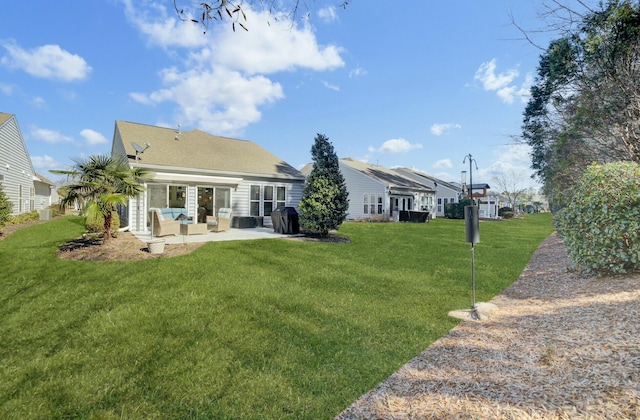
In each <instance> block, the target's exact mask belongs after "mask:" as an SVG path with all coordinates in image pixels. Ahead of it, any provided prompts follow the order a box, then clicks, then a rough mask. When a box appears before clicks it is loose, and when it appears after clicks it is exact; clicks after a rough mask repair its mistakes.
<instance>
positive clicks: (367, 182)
mask: <svg viewBox="0 0 640 420" xmlns="http://www.w3.org/2000/svg"><path fill="white" fill-rule="evenodd" d="M340 172H342V176H343V177H344V180H345V183H346V185H347V191H349V211H348V213H347V219H349V220H354V219H362V218H365V219H368V218H370V217H371V215H370V214H368V213H365V212H364V194H383V199H382V205H383V206H384V209H383V215H388V214H389V209H388V207H389V197H388V195H387V191H386V186H385V185H384V184H382V183H381V182H379V181H377V180H375V179H373V178H371V177H369V176H367V175H365V174H363V173H362V172H360V171H357V170H355V169H353V168H351V167H349V166H348V165H345V164H344V163H342V162H340Z"/></svg>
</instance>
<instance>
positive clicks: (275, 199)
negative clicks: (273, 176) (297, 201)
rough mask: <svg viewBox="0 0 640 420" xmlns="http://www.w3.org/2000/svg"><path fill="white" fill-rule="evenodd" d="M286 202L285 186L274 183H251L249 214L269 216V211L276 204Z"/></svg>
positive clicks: (282, 204)
mask: <svg viewBox="0 0 640 420" xmlns="http://www.w3.org/2000/svg"><path fill="white" fill-rule="evenodd" d="M286 203H287V188H286V187H276V186H274V185H264V186H260V185H252V186H251V192H250V212H249V214H250V215H251V216H255V217H259V216H271V212H272V211H273V210H275V209H276V207H278V206H285V205H286Z"/></svg>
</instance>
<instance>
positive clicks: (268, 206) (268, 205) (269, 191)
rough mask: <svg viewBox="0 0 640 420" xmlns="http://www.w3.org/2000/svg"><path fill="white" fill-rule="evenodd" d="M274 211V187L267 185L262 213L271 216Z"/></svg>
mask: <svg viewBox="0 0 640 420" xmlns="http://www.w3.org/2000/svg"><path fill="white" fill-rule="evenodd" d="M272 211H273V187H272V186H271V185H265V186H264V203H263V212H262V214H263V215H264V216H271V212H272Z"/></svg>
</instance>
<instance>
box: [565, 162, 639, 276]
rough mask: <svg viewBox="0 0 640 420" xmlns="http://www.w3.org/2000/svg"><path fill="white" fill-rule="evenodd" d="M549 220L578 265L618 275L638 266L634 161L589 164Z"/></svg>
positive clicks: (637, 166)
mask: <svg viewBox="0 0 640 420" xmlns="http://www.w3.org/2000/svg"><path fill="white" fill-rule="evenodd" d="M569 203H570V204H569V205H568V206H566V207H565V208H564V209H562V210H561V211H560V212H559V213H558V215H557V217H556V221H555V225H556V229H557V230H558V233H559V234H560V235H561V236H562V237H563V239H564V242H565V245H566V247H567V252H568V254H569V256H570V257H571V259H572V260H573V262H574V263H575V264H576V265H577V266H578V268H581V269H584V270H585V271H587V272H590V273H597V274H618V273H625V272H627V271H630V270H635V269H638V268H639V263H640V165H638V164H637V163H633V162H618V163H609V164H605V165H596V164H593V165H591V166H589V167H588V168H587V169H586V171H585V172H584V173H583V175H582V179H581V181H580V183H579V184H578V185H577V186H576V187H574V188H573V189H572V190H571V191H570V200H569Z"/></svg>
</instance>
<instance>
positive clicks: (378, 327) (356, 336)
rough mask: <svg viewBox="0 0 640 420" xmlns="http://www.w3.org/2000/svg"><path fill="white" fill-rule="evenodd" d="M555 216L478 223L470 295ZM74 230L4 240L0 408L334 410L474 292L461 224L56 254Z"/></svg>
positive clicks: (10, 414)
mask: <svg viewBox="0 0 640 420" xmlns="http://www.w3.org/2000/svg"><path fill="white" fill-rule="evenodd" d="M552 230H553V228H552V225H551V217H550V216H549V215H548V214H540V215H531V216H526V217H525V218H524V219H518V220H510V221H505V222H483V223H481V225H480V239H481V243H479V244H477V245H476V246H475V262H476V300H477V301H487V300H489V299H491V297H493V296H495V295H496V294H498V293H500V291H502V290H503V289H504V288H506V287H507V286H509V285H510V284H511V283H512V282H513V281H515V280H516V279H517V277H518V275H519V274H520V272H521V271H522V269H523V268H524V266H525V265H526V263H527V261H528V260H529V258H530V257H531V255H532V254H533V252H534V251H535V249H536V248H537V246H538V244H539V243H540V241H541V240H543V239H544V238H545V237H547V236H548V235H549V234H550V233H551V232H552ZM81 232H82V223H81V221H80V219H79V218H77V217H67V218H63V219H56V220H53V221H50V222H47V223H44V224H39V225H36V226H32V227H29V228H25V229H22V230H19V231H17V232H15V233H13V234H12V235H10V236H9V237H7V238H6V239H5V240H3V241H0V267H2V274H1V275H0V319H1V320H2V322H1V323H0V341H1V342H2V345H1V346H0V417H2V418H54V417H55V418H61V417H80V418H89V417H92V418H216V419H225V418H229V419H237V418H272V419H281V418H295V419H301V418H310V419H320V418H332V417H334V416H335V415H337V414H338V413H339V412H340V411H342V410H343V409H345V408H346V407H347V406H349V405H350V404H351V403H352V402H353V401H354V400H355V399H357V398H358V397H359V396H360V395H361V394H363V393H365V392H366V391H368V390H370V389H371V388H373V387H374V386H376V385H377V384H378V383H380V382H381V381H382V380H384V379H385V378H386V377H387V376H388V375H390V374H391V373H393V372H394V371H395V370H397V369H398V368H399V367H401V366H402V365H403V364H405V363H406V362H407V361H408V360H410V359H411V358H413V357H414V356H416V355H417V354H418V353H420V352H421V351H422V350H423V349H425V348H426V347H428V346H429V344H431V343H432V342H433V341H435V340H436V339H438V338H439V337H440V336H442V335H443V334H445V333H446V332H447V331H449V330H450V329H451V328H452V327H453V326H455V325H456V324H457V323H458V322H459V321H458V320H456V319H454V318H450V317H448V316H447V313H448V312H449V311H450V310H453V309H465V308H468V307H469V306H470V304H471V301H470V299H471V298H470V296H471V293H470V279H471V265H470V245H469V244H468V243H466V242H465V234H464V222H463V221H455V220H445V219H437V220H434V221H432V222H430V223H427V224H406V223H384V224H383V223H346V224H344V225H343V226H342V227H341V228H340V233H341V234H343V235H345V236H348V237H350V238H351V242H349V243H317V242H301V241H290V240H283V239H267V240H256V241H234V242H215V243H209V244H207V245H205V246H203V247H201V248H199V249H197V250H196V251H194V252H193V253H191V254H189V255H186V256H181V257H175V258H161V259H152V260H143V261H132V262H127V263H121V262H118V263H116V262H86V261H85V262H81V261H68V260H62V259H58V258H56V256H55V251H56V248H57V246H58V245H60V244H61V243H64V242H66V241H67V240H69V239H71V238H74V237H77V236H78V235H79V234H81Z"/></svg>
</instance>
